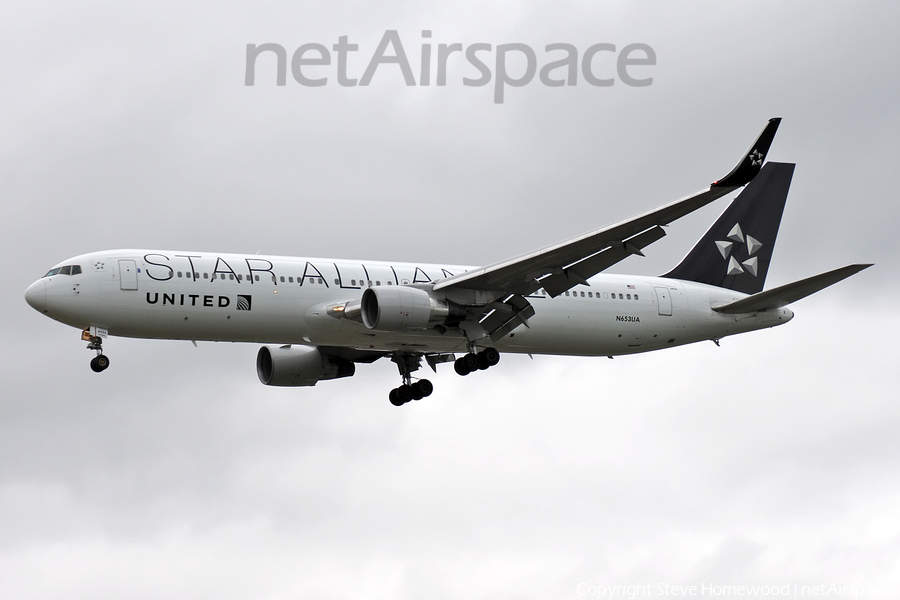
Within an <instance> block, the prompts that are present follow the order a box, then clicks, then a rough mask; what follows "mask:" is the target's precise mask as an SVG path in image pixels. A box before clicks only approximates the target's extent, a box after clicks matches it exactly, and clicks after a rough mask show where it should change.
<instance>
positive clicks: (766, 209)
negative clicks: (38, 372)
mask: <svg viewBox="0 0 900 600" xmlns="http://www.w3.org/2000/svg"><path fill="white" fill-rule="evenodd" d="M780 122H781V119H780V118H773V119H770V120H769V121H768V123H767V124H766V126H765V127H764V129H763V131H762V132H761V133H760V135H759V136H758V138H757V139H756V141H755V142H754V143H753V144H752V145H751V147H750V149H749V150H748V151H747V152H746V153H745V154H744V156H743V157H742V158H741V160H740V161H739V162H738V164H737V165H736V166H735V167H734V168H733V169H732V170H731V172H729V173H728V174H727V175H726V176H725V177H723V178H721V179H718V180H716V181H714V182H713V183H712V184H710V185H709V186H708V187H707V188H706V189H703V190H701V191H699V192H697V193H695V194H692V195H689V196H687V197H684V198H682V199H680V200H677V201H675V202H671V203H669V204H666V205H663V206H661V207H659V208H656V209H654V210H651V211H649V212H646V213H643V214H640V215H638V216H635V217H632V218H630V219H627V220H624V221H622V222H620V223H616V224H614V225H611V226H608V227H604V228H601V229H597V230H594V231H591V232H588V233H586V234H584V235H580V236H577V237H574V238H570V239H567V240H565V241H563V242H560V243H558V244H555V245H552V246H547V247H544V248H540V249H538V250H535V251H534V252H530V253H527V254H524V255H521V256H516V257H514V258H511V259H508V260H504V261H501V262H497V263H494V264H490V265H487V266H481V267H472V266H459V265H435V264H421V263H400V262H382V261H368V260H343V259H341V260H339V259H332V258H305V257H284V256H259V255H251V256H247V255H243V254H221V253H209V252H179V251H165V250H107V251H101V252H93V253H90V254H83V255H81V256H76V257H74V258H70V259H67V260H65V261H63V262H61V263H59V264H58V265H57V266H54V267H53V268H52V269H50V271H48V272H47V274H46V275H44V276H43V277H41V278H40V279H38V280H37V281H36V282H34V283H33V284H32V285H31V286H29V287H28V289H27V290H26V292H25V300H26V301H27V302H28V304H29V305H31V306H32V307H33V308H35V309H36V310H37V311H39V312H40V313H42V314H45V315H47V316H48V317H50V318H52V319H55V320H57V321H60V322H62V323H65V324H66V325H70V326H72V327H76V328H78V329H79V330H81V337H82V340H83V341H86V342H88V345H87V348H88V349H89V350H92V351H94V352H95V356H94V357H93V359H92V360H91V368H92V369H93V370H94V371H95V372H98V373H99V372H102V371H104V370H105V369H106V368H107V367H108V366H109V358H108V357H107V356H106V355H105V354H103V340H104V339H106V338H107V336H121V337H132V338H148V339H169V340H189V341H192V342H193V343H194V344H195V345H196V342H197V341H198V340H202V341H229V342H249V343H258V344H263V345H262V347H261V348H260V349H259V352H258V354H257V359H256V369H257V375H258V377H259V380H260V381H261V382H262V383H263V384H265V385H270V386H313V385H315V384H316V383H318V382H319V381H325V380H330V379H339V378H343V377H349V376H351V375H354V373H355V372H356V365H357V364H364V363H371V362H374V361H376V360H378V359H381V358H385V357H390V359H391V360H392V361H393V362H394V363H396V365H397V367H398V370H399V372H400V376H401V379H402V383H401V385H399V386H398V387H397V388H394V389H392V390H391V391H390V393H389V394H388V396H389V399H390V402H391V404H393V405H394V406H402V405H403V404H405V403H407V402H409V401H411V400H420V399H422V398H424V397H426V396H429V395H430V394H431V393H432V391H433V389H434V386H433V385H432V383H431V382H430V381H429V380H427V379H424V378H414V377H413V373H414V372H415V371H417V370H419V369H420V368H421V365H422V359H424V360H425V362H426V363H427V364H428V365H429V366H430V367H431V368H432V370H433V371H435V372H437V365H438V364H442V363H448V362H452V363H453V365H454V370H455V371H456V372H457V373H458V374H459V375H468V374H470V373H473V372H475V371H478V370H485V369H488V368H490V367H493V366H495V365H496V364H497V363H498V362H499V360H500V355H501V353H504V352H509V353H521V354H529V355H534V354H551V355H569V356H608V357H613V356H619V355H626V354H635V353H639V352H648V351H652V350H661V349H664V348H671V347H674V346H680V345H683V344H690V343H694V342H698V341H704V340H712V341H714V342H715V343H716V344H717V345H718V343H719V340H720V339H721V338H723V337H726V336H730V335H735V334H738V333H744V332H748V331H753V330H757V329H763V328H769V327H775V326H777V325H782V324H784V323H787V322H788V321H790V320H791V318H792V317H793V314H794V313H793V312H792V311H791V310H790V309H789V308H786V306H787V305H789V304H791V303H793V302H795V301H797V300H800V299H801V298H805V297H806V296H809V295H811V294H814V293H816V292H818V291H820V290H822V289H824V288H826V287H828V286H830V285H832V284H834V283H837V282H838V281H841V280H843V279H845V278H847V277H850V276H851V275H853V274H855V273H858V272H859V271H861V270H863V269H865V268H867V267H869V266H871V265H870V264H852V265H848V266H845V267H842V268H839V269H835V270H833V271H829V272H827V273H822V274H819V275H815V276H813V277H809V278H806V279H802V280H800V281H795V282H793V283H789V284H786V285H782V286H779V287H776V288H774V289H770V290H766V291H763V287H764V283H765V279H766V274H767V273H768V269H769V264H770V262H771V258H772V250H773V248H774V245H775V238H776V236H777V233H778V228H779V225H780V223H781V217H782V213H783V210H784V205H785V201H786V199H787V194H788V190H789V188H790V184H791V178H792V176H793V171H794V166H795V165H794V164H792V163H776V162H765V157H766V155H767V154H768V152H769V148H770V145H771V143H772V141H773V139H774V137H775V132H776V131H777V129H778V126H779V124H780ZM764 163H765V164H764ZM742 187H743V188H744V189H743V190H742V191H741V192H740V193H739V194H738V195H737V196H736V197H735V199H734V200H733V201H732V202H731V204H730V205H729V206H728V207H727V208H726V209H725V211H724V212H723V213H722V215H721V216H720V217H719V218H718V220H716V222H715V223H714V224H713V225H712V227H711V228H710V229H709V230H708V231H707V232H706V234H705V235H704V236H703V237H702V238H701V239H700V241H699V242H697V244H696V245H695V246H694V248H693V249H692V250H691V251H690V252H689V253H688V254H687V256H686V257H685V258H684V259H683V260H682V261H681V263H679V264H678V265H677V266H676V267H675V268H674V269H672V270H671V271H669V272H668V273H665V274H663V275H660V276H656V277H653V276H645V275H619V274H605V273H603V271H605V270H606V269H608V268H609V267H611V266H613V265H614V264H616V263H618V262H619V261H621V260H623V259H625V258H627V257H629V256H632V255H638V256H644V254H643V250H644V249H645V248H647V247H648V246H649V245H651V244H652V243H653V242H656V241H658V240H660V239H661V238H662V237H664V236H665V235H666V233H665V230H664V229H663V226H666V225H668V224H669V223H671V222H673V221H675V220H676V219H679V218H681V217H683V216H685V215H687V214H689V213H691V212H693V211H695V210H697V209H699V208H701V207H703V206H705V205H707V204H709V203H711V202H713V201H714V200H716V199H718V198H721V197H723V196H725V195H727V194H729V193H731V192H733V191H736V190H738V189H739V188H742ZM457 354H460V356H457Z"/></svg>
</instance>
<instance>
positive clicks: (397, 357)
mask: <svg viewBox="0 0 900 600" xmlns="http://www.w3.org/2000/svg"><path fill="white" fill-rule="evenodd" d="M476 350H477V349H476V347H475V344H474V343H470V344H469V352H468V353H467V354H465V355H464V356H462V357H460V358H457V359H456V360H455V361H454V362H453V368H454V370H456V372H457V373H459V374H460V375H468V374H469V373H471V372H473V371H483V370H485V369H489V368H491V367H493V366H494V365H496V364H497V363H498V362H500V351H499V350H497V349H496V348H485V349H484V350H482V351H481V352H477V351H476ZM425 358H426V359H427V360H428V364H429V365H431V367H432V369H434V368H435V365H436V364H437V363H439V362H449V361H450V360H452V359H453V355H452V354H441V355H428V356H426V357H425ZM391 360H392V361H393V362H395V363H397V368H398V369H400V376H401V377H402V378H403V385H401V386H400V387H398V388H394V389H392V390H391V393H390V394H389V395H388V397H389V398H390V400H391V404H393V405H394V406H403V405H404V404H406V403H407V402H409V401H410V400H421V399H422V398H425V397H426V396H430V395H431V392H433V391H434V386H433V385H432V384H431V382H430V381H428V380H427V379H419V380H418V381H415V382H414V381H413V380H412V375H411V374H412V372H413V371H417V370H418V369H419V366H420V365H421V362H422V355H421V354H417V353H413V352H395V353H394V355H393V356H392V357H391Z"/></svg>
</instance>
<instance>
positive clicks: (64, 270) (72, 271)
mask: <svg viewBox="0 0 900 600" xmlns="http://www.w3.org/2000/svg"><path fill="white" fill-rule="evenodd" d="M53 275H81V265H66V266H64V267H56V268H55V269H50V270H49V271H48V272H47V274H46V275H44V277H52V276H53Z"/></svg>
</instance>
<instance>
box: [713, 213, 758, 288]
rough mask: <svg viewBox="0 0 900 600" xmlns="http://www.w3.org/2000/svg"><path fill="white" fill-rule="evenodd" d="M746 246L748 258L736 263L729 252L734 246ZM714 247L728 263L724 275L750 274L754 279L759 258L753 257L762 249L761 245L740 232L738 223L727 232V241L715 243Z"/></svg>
mask: <svg viewBox="0 0 900 600" xmlns="http://www.w3.org/2000/svg"><path fill="white" fill-rule="evenodd" d="M745 243H746V244H747V254H748V255H749V258H748V259H747V260H745V261H743V262H738V260H737V259H736V258H735V257H734V256H733V255H732V253H731V251H732V250H733V249H734V245H735V244H745ZM716 247H717V248H718V249H719V253H720V254H721V255H722V258H724V259H725V260H727V261H728V270H727V271H726V273H725V274H726V275H740V274H741V273H750V274H751V275H753V276H754V277H756V274H757V272H758V271H759V258H757V257H756V256H754V255H755V254H756V253H757V252H758V251H759V249H760V248H762V244H761V243H760V242H759V241H758V240H756V239H755V238H753V237H751V236H749V235H747V236H745V235H744V233H743V232H742V231H741V225H740V223H737V224H735V226H734V227H732V228H731V231H730V232H728V239H727V240H725V241H717V242H716Z"/></svg>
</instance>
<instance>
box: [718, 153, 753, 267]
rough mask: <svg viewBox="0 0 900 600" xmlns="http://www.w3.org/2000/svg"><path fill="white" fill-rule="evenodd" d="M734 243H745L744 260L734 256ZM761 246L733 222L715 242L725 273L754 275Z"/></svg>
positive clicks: (741, 244)
mask: <svg viewBox="0 0 900 600" xmlns="http://www.w3.org/2000/svg"><path fill="white" fill-rule="evenodd" d="M751 156H752V155H751ZM735 244H737V245H738V246H737V247H740V246H743V245H745V244H746V246H747V255H748V258H747V259H746V260H744V261H739V260H738V259H737V258H735V256H734V254H735V250H736V247H735ZM762 246H763V245H762V243H760V242H759V240H757V239H756V238H754V237H752V236H749V235H744V233H743V232H742V231H741V225H740V223H737V224H735V226H734V227H732V228H731V231H729V232H728V236H727V239H726V240H722V241H717V242H716V247H717V248H718V249H719V253H720V254H721V255H722V258H724V259H725V260H726V261H728V267H727V271H726V275H740V274H741V273H750V274H751V275H753V276H754V277H756V274H757V273H758V272H759V258H758V257H757V256H756V253H757V252H759V249H760V248H762Z"/></svg>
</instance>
